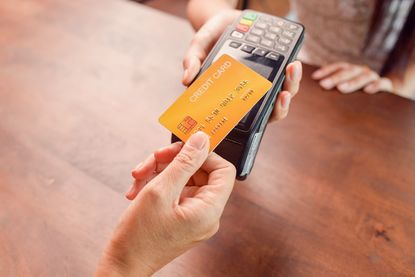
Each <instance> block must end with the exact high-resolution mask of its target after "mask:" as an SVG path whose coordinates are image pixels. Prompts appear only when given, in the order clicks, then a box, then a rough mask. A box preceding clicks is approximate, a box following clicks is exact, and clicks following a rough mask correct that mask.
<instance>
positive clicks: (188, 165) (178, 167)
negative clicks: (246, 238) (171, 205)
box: [156, 132, 209, 199]
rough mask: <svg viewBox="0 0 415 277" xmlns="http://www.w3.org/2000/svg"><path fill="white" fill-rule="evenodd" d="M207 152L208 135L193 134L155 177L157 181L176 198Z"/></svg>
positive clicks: (203, 160)
mask: <svg viewBox="0 0 415 277" xmlns="http://www.w3.org/2000/svg"><path fill="white" fill-rule="evenodd" d="M208 153H209V137H208V135H206V134H205V133H204V132H197V133H195V134H193V135H192V136H191V137H190V138H189V139H188V140H187V142H186V144H185V145H184V146H183V148H182V149H181V150H180V152H179V153H178V154H177V155H176V157H175V158H174V159H173V161H172V162H171V163H170V164H169V165H168V166H167V167H166V169H165V170H164V171H163V172H162V173H161V174H160V175H158V176H157V177H156V178H157V179H158V180H157V181H158V183H160V184H161V185H162V186H163V187H166V186H167V187H168V190H169V191H170V193H171V195H172V197H173V198H174V199H177V198H178V197H179V196H180V194H181V192H182V190H183V188H184V186H186V184H187V182H188V181H189V179H190V178H191V177H192V176H193V175H194V174H195V173H196V171H197V170H198V169H199V168H200V167H201V166H202V165H203V163H204V162H205V161H206V159H207V157H208ZM166 182H167V184H166Z"/></svg>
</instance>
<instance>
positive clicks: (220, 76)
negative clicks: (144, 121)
mask: <svg viewBox="0 0 415 277" xmlns="http://www.w3.org/2000/svg"><path fill="white" fill-rule="evenodd" d="M271 87H272V83H271V82H270V81H268V80H267V79H265V78H264V77H263V76H261V75H260V74H258V73H256V72H255V71H254V70H252V69H250V68H249V67H247V66H246V65H244V64H242V63H240V62H238V61H237V60H235V59H233V58H232V57H230V56H228V55H223V56H221V57H220V58H219V59H217V60H216V61H215V62H214V63H212V65H211V66H210V67H209V68H208V69H206V71H205V72H203V73H202V74H201V75H200V76H199V77H198V78H197V79H196V80H195V81H194V82H193V83H192V85H190V86H189V87H188V88H187V89H186V90H185V91H184V92H183V94H182V95H181V96H180V97H179V98H178V99H177V100H176V101H175V102H174V103H173V104H172V105H171V106H170V107H169V108H168V109H167V110H166V111H165V112H164V113H163V114H162V115H161V116H160V118H159V122H160V123H161V124H162V125H163V126H165V127H166V128H167V129H169V130H170V131H171V132H172V133H173V134H175V135H176V136H177V137H178V138H180V139H181V140H182V141H184V142H186V141H187V139H188V138H189V137H190V136H191V135H192V134H194V133H196V132H197V131H203V132H205V133H206V134H207V135H208V136H209V137H210V151H213V150H214V149H215V148H216V146H217V145H218V144H219V143H220V142H221V141H222V140H223V139H224V138H225V137H226V136H227V135H228V134H229V132H230V131H231V130H232V129H233V128H234V127H235V126H236V125H237V124H238V122H239V121H240V120H241V119H242V118H243V117H244V116H245V115H246V114H247V113H248V112H249V111H250V110H251V109H252V107H253V106H254V105H255V104H256V103H257V102H258V101H259V100H260V99H261V98H262V97H263V96H264V95H265V94H266V93H267V92H268V90H269V89H270V88H271Z"/></svg>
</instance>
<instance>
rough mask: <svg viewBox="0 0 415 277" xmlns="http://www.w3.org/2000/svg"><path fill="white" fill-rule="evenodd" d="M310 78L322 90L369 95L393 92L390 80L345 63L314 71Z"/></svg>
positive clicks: (360, 66)
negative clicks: (361, 92)
mask: <svg viewBox="0 0 415 277" xmlns="http://www.w3.org/2000/svg"><path fill="white" fill-rule="evenodd" d="M311 77H312V78H313V79H314V80H318V81H319V83H320V86H321V87H323V88H324V89H327V90H330V89H333V88H337V89H338V90H339V91H340V92H342V93H351V92H354V91H358V90H361V89H363V91H364V92H366V93H369V94H374V93H377V92H379V91H387V92H393V91H394V87H393V84H392V81H391V80H390V79H388V78H386V77H380V76H379V75H378V74H377V73H376V72H375V71H373V70H371V69H370V68H369V67H367V66H365V65H355V64H350V63H346V62H338V63H332V64H328V65H324V66H322V67H321V68H320V69H318V70H316V71H314V72H313V74H312V75H311Z"/></svg>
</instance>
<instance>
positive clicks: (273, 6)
mask: <svg viewBox="0 0 415 277" xmlns="http://www.w3.org/2000/svg"><path fill="white" fill-rule="evenodd" d="M135 1H136V2H140V3H142V4H145V5H147V6H150V7H153V8H155V9H158V10H161V11H164V12H167V13H170V14H173V15H176V16H179V17H183V18H186V5H187V2H188V1H187V0H175V1H171V0H135ZM239 2H244V1H239ZM248 8H249V9H253V10H257V11H261V12H266V11H273V13H274V14H275V15H277V16H284V15H286V14H287V13H288V12H289V9H290V4H289V1H288V0H280V1H273V0H251V1H249V4H248Z"/></svg>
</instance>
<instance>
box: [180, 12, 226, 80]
mask: <svg viewBox="0 0 415 277" xmlns="http://www.w3.org/2000/svg"><path fill="white" fill-rule="evenodd" d="M225 27H226V24H224V22H223V19H222V18H221V17H213V18H212V19H210V20H209V21H208V22H207V23H206V24H205V25H203V26H202V28H200V29H199V31H198V32H197V33H196V34H195V36H194V37H193V40H192V42H191V44H190V47H189V49H188V50H187V53H186V54H185V57H184V60H183V69H184V72H183V79H182V83H183V85H185V86H188V85H190V83H191V82H192V81H193V79H194V78H195V77H196V75H197V74H198V73H199V70H200V67H201V64H202V63H203V61H204V60H205V58H206V56H207V54H208V53H209V51H210V50H211V49H212V47H213V45H214V43H215V42H216V41H217V40H218V38H219V36H220V35H221V34H222V32H223V30H224V29H225Z"/></svg>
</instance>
